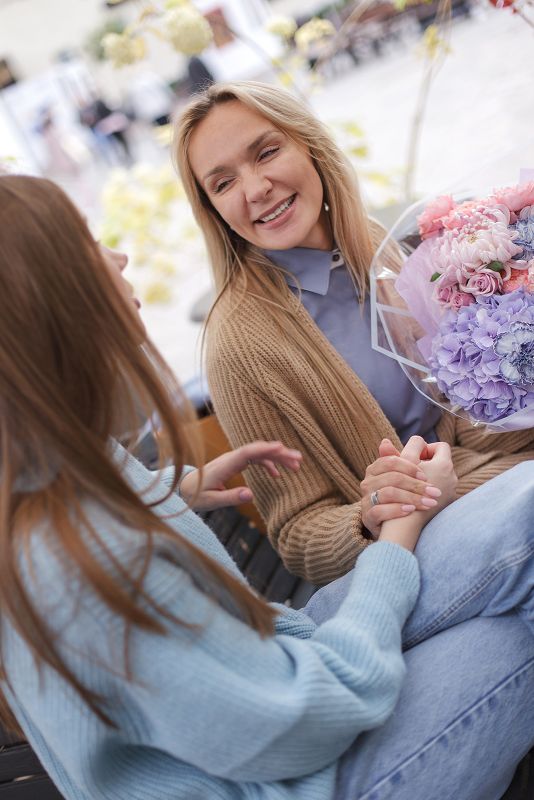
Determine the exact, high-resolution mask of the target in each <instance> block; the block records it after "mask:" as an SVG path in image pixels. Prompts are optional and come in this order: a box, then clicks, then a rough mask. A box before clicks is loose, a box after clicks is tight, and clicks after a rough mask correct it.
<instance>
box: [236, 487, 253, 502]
mask: <svg viewBox="0 0 534 800" xmlns="http://www.w3.org/2000/svg"><path fill="white" fill-rule="evenodd" d="M239 499H240V500H252V492H251V491H250V489H241V491H240V492H239Z"/></svg>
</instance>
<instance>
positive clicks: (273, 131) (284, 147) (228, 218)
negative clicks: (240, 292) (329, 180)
mask: <svg viewBox="0 0 534 800" xmlns="http://www.w3.org/2000/svg"><path fill="white" fill-rule="evenodd" d="M189 160H190V164H191V168H192V170H193V173H194V175H195V177H196V179H197V181H198V183H199V184H200V186H201V187H202V188H203V189H204V191H205V193H206V195H207V197H208V198H209V200H210V202H211V204H212V206H213V208H214V209H215V210H216V211H218V212H219V214H220V215H221V217H222V218H223V219H224V220H225V222H226V223H227V224H228V225H229V226H230V227H231V228H232V229H233V230H234V231H235V233H237V234H238V235H239V236H241V237H242V238H243V239H245V240H246V241H248V242H250V243H251V244H253V245H256V246H257V247H260V248H262V249H266V250H287V249H289V248H290V247H312V248H316V249H319V250H328V249H330V248H331V247H332V234H331V231H330V224H329V221H328V216H327V214H326V212H325V210H324V208H323V186H322V183H321V179H320V177H319V174H318V172H317V170H316V169H315V167H314V164H313V161H312V159H311V157H310V155H309V154H308V153H307V152H306V151H305V150H304V149H303V148H301V147H299V146H297V145H296V144H295V143H294V142H293V141H292V140H291V139H289V138H288V137H287V136H286V134H285V133H283V132H282V131H281V130H279V129H278V128H276V127H275V126H274V125H273V123H271V122H270V121H269V120H267V119H266V118H265V117H263V116H262V115H261V114H259V113H257V112H256V111H253V110H252V109H250V108H248V107H247V106H245V105H243V104H242V103H240V102H239V101H237V100H232V101H229V102H226V103H222V104H220V105H217V106H215V107H214V108H212V110H211V111H210V112H209V114H208V115H207V116H206V117H205V118H204V119H203V120H202V122H200V123H199V124H198V125H197V127H196V129H195V130H194V132H193V134H192V136H191V141H190V146H189Z"/></svg>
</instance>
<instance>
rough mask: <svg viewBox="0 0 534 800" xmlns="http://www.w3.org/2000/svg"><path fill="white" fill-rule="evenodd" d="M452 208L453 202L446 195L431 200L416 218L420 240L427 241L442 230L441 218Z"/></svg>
mask: <svg viewBox="0 0 534 800" xmlns="http://www.w3.org/2000/svg"><path fill="white" fill-rule="evenodd" d="M453 208H454V200H453V199H452V197H451V196H450V195H448V194H444V195H441V196H440V197H436V198H435V199H434V200H432V201H431V202H430V203H429V204H428V205H427V207H426V208H425V210H424V211H423V213H422V214H420V215H419V216H418V217H417V222H418V224H419V233H420V234H421V238H422V239H428V237H429V236H433V235H434V234H435V233H439V231H440V230H441V229H442V228H443V222H442V217H446V216H447V214H448V213H449V212H450V211H451V210H452V209H453Z"/></svg>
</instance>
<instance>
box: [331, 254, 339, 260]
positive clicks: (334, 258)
mask: <svg viewBox="0 0 534 800" xmlns="http://www.w3.org/2000/svg"><path fill="white" fill-rule="evenodd" d="M339 259H340V255H339V253H335V254H334V255H333V256H332V260H333V261H339Z"/></svg>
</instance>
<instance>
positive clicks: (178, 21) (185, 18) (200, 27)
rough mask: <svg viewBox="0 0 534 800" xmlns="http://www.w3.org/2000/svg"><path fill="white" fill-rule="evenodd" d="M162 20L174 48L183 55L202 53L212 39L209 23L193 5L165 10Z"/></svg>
mask: <svg viewBox="0 0 534 800" xmlns="http://www.w3.org/2000/svg"><path fill="white" fill-rule="evenodd" d="M162 22H163V27H164V29H165V34H166V36H167V38H168V39H169V41H170V43H171V44H172V46H173V47H174V49H175V50H178V52H179V53H183V54H184V55H185V56H196V55H198V54H199V53H202V51H203V50H205V49H206V47H208V45H209V44H211V40H212V39H213V32H212V30H211V28H210V26H209V23H208V22H207V20H206V19H205V18H204V17H203V16H202V14H201V13H200V12H199V11H197V10H196V8H193V6H187V5H182V6H179V7H178V8H173V9H171V10H170V11H167V13H166V14H165V15H164V17H163V20H162Z"/></svg>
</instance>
